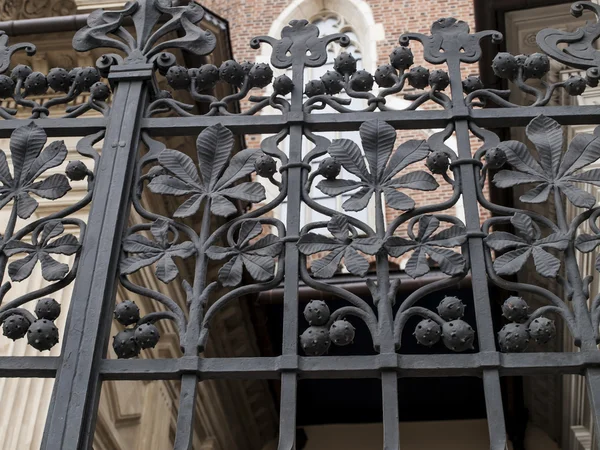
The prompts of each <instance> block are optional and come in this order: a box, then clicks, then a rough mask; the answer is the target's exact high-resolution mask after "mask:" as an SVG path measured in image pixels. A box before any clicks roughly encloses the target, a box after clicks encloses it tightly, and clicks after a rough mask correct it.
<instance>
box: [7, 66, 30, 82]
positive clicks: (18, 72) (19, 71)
mask: <svg viewBox="0 0 600 450" xmlns="http://www.w3.org/2000/svg"><path fill="white" fill-rule="evenodd" d="M32 72H33V70H31V67H29V66H26V65H25V64H17V65H16V66H15V67H14V69H13V70H12V71H11V72H10V77H11V78H12V79H13V80H14V81H17V80H25V78H27V77H28V76H29V75H31V73H32Z"/></svg>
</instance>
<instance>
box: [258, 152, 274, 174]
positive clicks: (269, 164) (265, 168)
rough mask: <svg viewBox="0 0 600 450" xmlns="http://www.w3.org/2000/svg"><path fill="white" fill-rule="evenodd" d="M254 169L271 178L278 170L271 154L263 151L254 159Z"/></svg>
mask: <svg viewBox="0 0 600 450" xmlns="http://www.w3.org/2000/svg"><path fill="white" fill-rule="evenodd" d="M254 169H255V170H256V174H257V175H258V176H261V177H264V178H270V177H272V176H273V175H275V173H276V172H277V163H276V162H275V160H274V159H273V158H272V157H271V156H269V155H267V154H266V153H263V154H261V155H260V156H259V157H258V158H256V160H255V161H254Z"/></svg>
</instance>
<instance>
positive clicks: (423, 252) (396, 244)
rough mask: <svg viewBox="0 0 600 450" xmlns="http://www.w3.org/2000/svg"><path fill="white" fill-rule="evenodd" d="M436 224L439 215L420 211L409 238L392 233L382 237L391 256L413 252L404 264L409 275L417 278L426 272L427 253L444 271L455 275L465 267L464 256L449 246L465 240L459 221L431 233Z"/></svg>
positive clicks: (437, 223) (434, 229) (427, 268)
mask: <svg viewBox="0 0 600 450" xmlns="http://www.w3.org/2000/svg"><path fill="white" fill-rule="evenodd" d="M439 226H440V221H439V219H437V218H436V217H434V216H430V215H424V216H421V217H420V218H419V231H418V234H417V235H416V236H414V237H412V236H411V239H405V238H403V237H400V236H392V237H390V238H388V239H387V240H386V241H385V244H384V247H385V249H386V250H387V252H388V253H389V254H390V255H391V256H393V257H395V258H398V257H400V256H402V255H404V254H405V253H407V252H410V251H412V252H413V253H412V255H411V256H410V258H409V259H408V262H407V263H406V267H405V271H406V273H407V274H408V275H409V276H410V277H411V278H418V277H421V276H423V275H425V274H426V273H427V272H429V263H428V261H427V256H429V258H431V259H432V260H433V261H435V262H436V263H437V264H438V265H439V268H440V270H441V271H442V272H443V273H445V274H446V275H458V274H460V273H462V272H464V270H465V268H466V261H465V259H464V257H463V256H462V255H461V254H460V253H456V252H455V251H453V250H450V248H452V247H457V246H459V245H462V244H463V243H464V242H465V241H466V239H467V236H466V230H465V228H464V227H463V226H461V225H453V226H451V227H450V228H446V229H444V230H442V231H440V232H439V233H437V234H434V233H435V232H436V231H437V229H438V228H439Z"/></svg>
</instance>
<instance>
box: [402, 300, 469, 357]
mask: <svg viewBox="0 0 600 450" xmlns="http://www.w3.org/2000/svg"><path fill="white" fill-rule="evenodd" d="M437 311H438V315H439V317H440V318H441V320H440V321H439V322H438V321H436V320H433V319H430V318H428V319H423V320H422V321H421V322H419V323H418V324H417V326H416V328H415V332H414V333H413V335H414V336H415V338H416V339H417V342H418V343H419V344H421V345H425V346H426V347H431V346H433V345H435V344H437V343H438V342H439V341H440V338H441V340H442V342H443V343H444V345H445V346H446V347H447V348H448V349H450V350H452V351H455V352H463V351H465V350H471V349H473V341H474V340H475V331H474V330H473V328H472V327H471V325H469V324H468V323H467V322H465V321H464V320H462V317H463V316H464V314H465V304H464V303H463V302H462V301H461V300H460V299H459V298H457V297H445V298H444V299H443V300H442V301H441V302H440V304H439V305H438V307H437Z"/></svg>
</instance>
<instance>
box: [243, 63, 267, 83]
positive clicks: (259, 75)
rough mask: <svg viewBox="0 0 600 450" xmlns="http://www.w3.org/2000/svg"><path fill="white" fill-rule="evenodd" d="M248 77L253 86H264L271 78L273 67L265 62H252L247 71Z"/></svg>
mask: <svg viewBox="0 0 600 450" xmlns="http://www.w3.org/2000/svg"><path fill="white" fill-rule="evenodd" d="M248 79H249V80H250V84H251V85H252V86H253V87H257V88H264V87H265V86H267V85H268V84H269V83H270V82H271V80H272V79H273V69H271V66H269V65H268V64H265V63H260V64H254V66H253V67H252V68H251V69H250V72H249V73H248Z"/></svg>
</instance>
